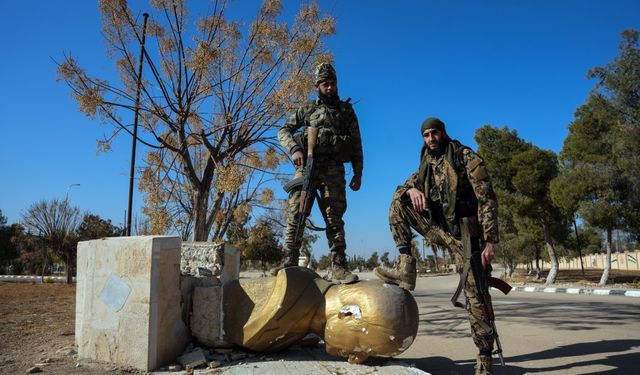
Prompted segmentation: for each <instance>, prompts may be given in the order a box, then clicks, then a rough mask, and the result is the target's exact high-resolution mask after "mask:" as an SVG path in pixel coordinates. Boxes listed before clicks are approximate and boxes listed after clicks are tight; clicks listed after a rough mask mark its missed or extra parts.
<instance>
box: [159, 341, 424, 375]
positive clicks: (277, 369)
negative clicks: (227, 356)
mask: <svg viewBox="0 0 640 375" xmlns="http://www.w3.org/2000/svg"><path fill="white" fill-rule="evenodd" d="M182 373H184V370H180V371H168V370H167V369H166V368H163V369H161V370H160V371H154V372H153V373H152V374H156V375H170V374H182ZM193 374H195V375H213V374H225V375H263V374H264V375H283V374H284V375H288V374H290V375H337V374H341V375H342V374H343V375H346V374H349V375H351V374H353V375H365V374H380V375H431V374H430V373H428V372H424V371H422V370H420V369H418V368H416V367H413V365H412V364H410V363H407V362H405V361H403V360H402V359H397V358H396V359H394V358H372V359H369V360H367V361H366V364H360V365H352V364H350V363H349V362H347V359H346V358H341V357H333V356H330V355H328V354H327V353H326V352H325V351H324V346H322V345H319V346H314V347H300V346H292V347H290V348H288V349H287V350H285V351H283V352H280V353H273V354H268V353H267V354H265V353H255V354H247V355H246V356H244V358H241V359H239V360H236V361H232V362H231V363H228V364H226V365H225V366H220V367H217V368H196V369H195V370H194V371H193Z"/></svg>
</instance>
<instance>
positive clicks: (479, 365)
mask: <svg viewBox="0 0 640 375" xmlns="http://www.w3.org/2000/svg"><path fill="white" fill-rule="evenodd" d="M476 375H493V359H492V358H491V356H490V355H482V354H478V357H477V358H476Z"/></svg>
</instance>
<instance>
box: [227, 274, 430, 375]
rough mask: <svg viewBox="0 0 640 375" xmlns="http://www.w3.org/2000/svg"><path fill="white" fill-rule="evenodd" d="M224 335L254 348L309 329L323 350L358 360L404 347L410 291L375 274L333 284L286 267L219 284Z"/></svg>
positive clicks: (279, 343)
mask: <svg viewBox="0 0 640 375" xmlns="http://www.w3.org/2000/svg"><path fill="white" fill-rule="evenodd" d="M223 299H224V324H223V326H224V332H225V333H224V338H225V340H226V341H227V342H229V343H233V344H236V345H240V346H243V347H245V348H248V349H251V350H254V351H259V352H261V351H267V352H274V351H278V350H282V349H284V348H286V347H288V346H290V345H292V344H294V343H295V342H297V341H299V340H300V339H302V338H303V337H305V336H306V335H307V334H308V333H310V332H312V333H315V334H316V335H318V336H320V337H321V338H323V339H324V342H325V347H326V351H327V353H329V354H331V355H339V356H342V357H347V358H348V360H349V362H350V363H360V362H362V361H364V360H366V359H367V358H369V357H392V356H394V355H398V354H400V353H402V352H403V351H405V350H406V349H407V348H409V346H410V345H411V344H412V343H413V340H414V339H415V337H416V334H417V332H418V306H417V304H416V301H415V299H414V298H413V296H412V295H411V293H409V292H407V291H405V290H404V289H401V288H399V287H397V286H395V285H391V284H384V283H383V282H381V281H379V280H366V281H359V282H356V283H353V284H333V283H330V282H328V281H325V280H324V279H322V278H321V277H320V276H319V275H318V274H316V273H315V272H313V271H311V270H309V269H306V268H301V267H289V268H285V269H283V270H281V271H280V272H278V275H277V276H276V277H266V278H258V279H247V280H240V281H238V280H234V281H231V282H228V283H226V284H225V285H224V286H223Z"/></svg>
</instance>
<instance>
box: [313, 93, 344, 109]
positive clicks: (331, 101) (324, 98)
mask: <svg viewBox="0 0 640 375" xmlns="http://www.w3.org/2000/svg"><path fill="white" fill-rule="evenodd" d="M318 98H319V99H320V102H322V103H323V104H326V105H328V106H330V107H335V106H336V105H338V102H339V101H340V97H339V96H338V91H337V90H336V93H335V94H333V95H324V94H322V93H321V92H320V91H318Z"/></svg>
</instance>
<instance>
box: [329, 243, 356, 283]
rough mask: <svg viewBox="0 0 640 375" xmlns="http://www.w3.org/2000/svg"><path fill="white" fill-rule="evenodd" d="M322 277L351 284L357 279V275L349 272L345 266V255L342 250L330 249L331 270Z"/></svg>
mask: <svg viewBox="0 0 640 375" xmlns="http://www.w3.org/2000/svg"><path fill="white" fill-rule="evenodd" d="M324 278H325V279H326V280H330V281H334V282H339V283H341V284H351V283H355V282H356V281H358V276H357V275H354V274H352V273H351V272H349V269H348V268H347V257H346V256H345V255H344V251H334V250H332V251H331V270H329V273H328V274H327V275H326V276H325V277H324Z"/></svg>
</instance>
